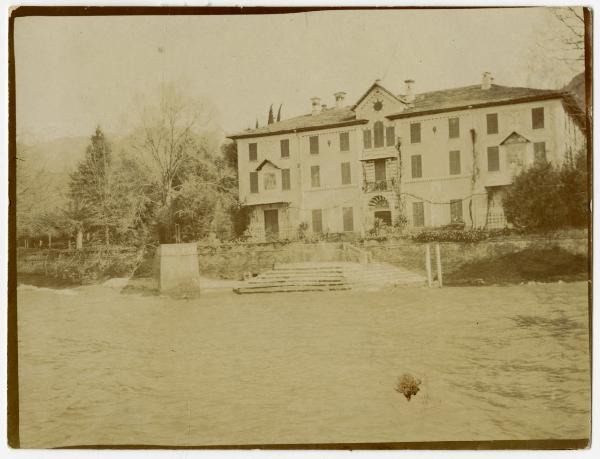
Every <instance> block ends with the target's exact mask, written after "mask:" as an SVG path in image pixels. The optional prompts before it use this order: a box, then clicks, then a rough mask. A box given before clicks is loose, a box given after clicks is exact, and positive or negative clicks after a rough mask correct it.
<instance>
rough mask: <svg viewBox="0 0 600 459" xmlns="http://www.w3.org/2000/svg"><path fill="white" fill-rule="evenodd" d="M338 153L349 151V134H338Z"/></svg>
mask: <svg viewBox="0 0 600 459" xmlns="http://www.w3.org/2000/svg"><path fill="white" fill-rule="evenodd" d="M340 151H350V133H349V132H340Z"/></svg>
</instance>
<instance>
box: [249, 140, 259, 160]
mask: <svg viewBox="0 0 600 459" xmlns="http://www.w3.org/2000/svg"><path fill="white" fill-rule="evenodd" d="M248 157H249V159H250V161H256V160H257V159H258V146H257V145H256V144H255V143H249V144H248Z"/></svg>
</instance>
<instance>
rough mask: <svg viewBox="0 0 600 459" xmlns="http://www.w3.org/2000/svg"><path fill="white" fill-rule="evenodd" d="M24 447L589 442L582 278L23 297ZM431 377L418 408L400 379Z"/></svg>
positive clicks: (42, 292) (27, 290)
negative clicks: (372, 288)
mask: <svg viewBox="0 0 600 459" xmlns="http://www.w3.org/2000/svg"><path fill="white" fill-rule="evenodd" d="M18 315H19V317H18V320H19V390H20V397H21V401H20V416H21V419H20V422H21V425H20V428H21V444H22V446H23V447H52V446H67V445H85V444H88V445H89V444H161V445H210V444H257V443H258V444H260V443H262V444H265V443H328V442H344V443H354V442H402V441H444V440H506V439H510V440H519V439H549V438H553V439H557V438H562V439H568V438H586V437H588V435H589V428H590V373H589V354H588V317H587V284H586V283H572V284H547V285H523V286H512V287H466V288H446V289H440V290H436V289H420V288H416V289H415V288H411V289H390V290H385V291H382V292H380V293H372V292H371V293H368V292H336V293H328V294H320V293H316V294H310V293H303V294H302V293H301V294H271V295H249V296H235V295H233V294H224V293H222V294H210V295H205V296H204V297H202V298H201V299H199V300H179V301H173V300H168V299H166V298H161V297H148V296H144V297H142V296H136V295H120V294H119V293H118V292H117V291H115V290H111V289H108V288H103V287H81V288H77V289H73V290H50V289H37V288H33V287H27V286H21V287H19V290H18ZM403 373H411V374H413V375H415V376H416V377H418V378H420V379H421V380H422V384H421V391H420V392H419V393H418V395H416V396H415V397H413V398H412V399H411V400H410V402H409V401H407V400H406V399H405V398H404V397H403V396H402V395H400V394H399V393H397V392H396V391H395V390H394V387H395V385H396V382H397V380H398V378H399V377H400V376H401V375H402V374H403Z"/></svg>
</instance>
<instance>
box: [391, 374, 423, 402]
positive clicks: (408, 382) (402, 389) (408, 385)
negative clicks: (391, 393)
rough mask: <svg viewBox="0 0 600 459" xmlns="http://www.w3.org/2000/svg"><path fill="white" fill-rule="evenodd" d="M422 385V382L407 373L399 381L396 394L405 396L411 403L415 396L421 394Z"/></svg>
mask: <svg viewBox="0 0 600 459" xmlns="http://www.w3.org/2000/svg"><path fill="white" fill-rule="evenodd" d="M420 385H421V380H420V379H418V378H415V377H414V376H413V375H411V374H408V373H405V374H403V375H402V377H400V379H398V384H397V385H396V392H399V393H401V394H403V395H404V396H405V397H406V400H408V401H410V398H411V397H412V396H413V395H417V392H419V390H420V389H419V386H420Z"/></svg>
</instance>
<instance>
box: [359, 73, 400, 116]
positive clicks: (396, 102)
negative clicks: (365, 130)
mask: <svg viewBox="0 0 600 459" xmlns="http://www.w3.org/2000/svg"><path fill="white" fill-rule="evenodd" d="M404 107H405V103H404V102H403V101H402V100H400V99H399V98H398V97H396V96H395V95H394V94H393V93H392V92H391V91H388V90H387V89H386V88H384V87H383V86H381V84H380V83H378V82H375V83H373V84H372V85H371V87H370V88H369V89H368V90H367V91H366V92H365V93H364V94H363V95H362V96H361V97H360V99H358V101H357V102H356V104H354V106H353V107H352V109H353V110H354V111H355V112H356V117H357V118H361V119H363V118H364V119H370V118H372V117H379V116H386V115H388V114H391V113H398V112H400V111H402V110H404Z"/></svg>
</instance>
